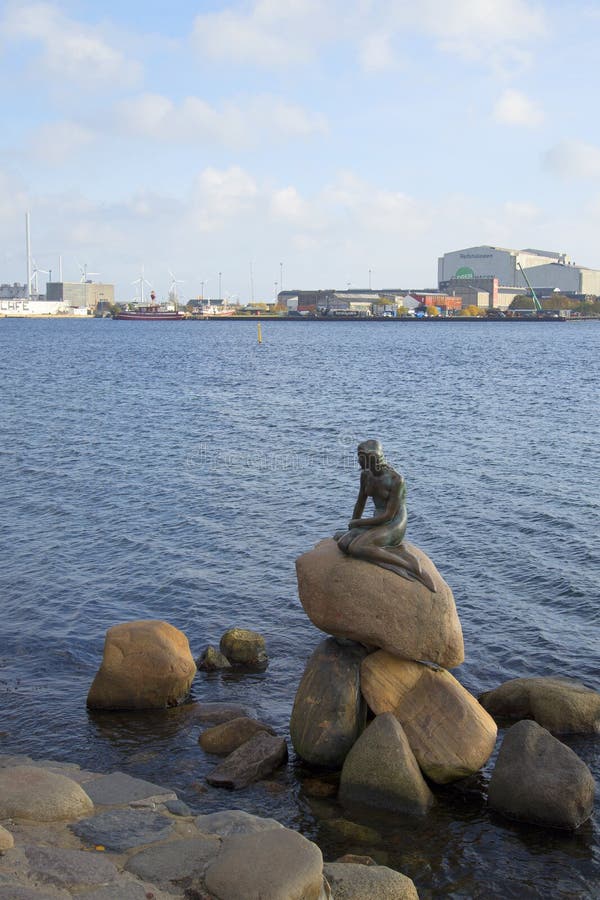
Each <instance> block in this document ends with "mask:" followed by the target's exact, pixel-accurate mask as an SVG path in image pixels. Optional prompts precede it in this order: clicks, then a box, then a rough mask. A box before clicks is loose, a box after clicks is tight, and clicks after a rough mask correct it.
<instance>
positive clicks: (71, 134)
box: [28, 120, 94, 166]
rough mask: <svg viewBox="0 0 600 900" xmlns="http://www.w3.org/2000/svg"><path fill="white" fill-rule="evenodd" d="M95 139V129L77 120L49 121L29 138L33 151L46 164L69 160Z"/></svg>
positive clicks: (29, 144)
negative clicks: (80, 123)
mask: <svg viewBox="0 0 600 900" xmlns="http://www.w3.org/2000/svg"><path fill="white" fill-rule="evenodd" d="M93 140H94V131H92V130H91V129H90V128H86V127H84V126H83V125H79V124H78V123H77V122H70V121H67V120H65V121H62V122H49V123H47V124H45V125H42V126H41V127H40V128H38V129H37V131H35V132H33V134H32V135H31V137H30V138H29V140H28V146H29V147H30V150H31V153H32V155H33V156H35V157H36V159H38V160H39V161H41V162H43V163H44V164H46V165H52V166H56V165H61V164H62V163H64V162H67V161H68V160H69V159H70V157H72V156H73V155H75V154H76V153H78V152H79V150H82V149H83V148H84V147H86V146H87V145H88V144H90V143H91V142H92V141H93Z"/></svg>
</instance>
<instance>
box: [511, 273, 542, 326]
mask: <svg viewBox="0 0 600 900" xmlns="http://www.w3.org/2000/svg"><path fill="white" fill-rule="evenodd" d="M517 265H518V267H519V268H520V270H521V275H522V276H523V278H524V279H525V282H526V284H527V287H528V288H529V290H530V291H531V299H532V300H533V305H534V307H535V311H536V313H537V315H539V314H540V313H543V312H544V309H543V307H542V304H541V303H540V301H539V298H538V295H537V294H536V292H535V291H534V289H533V288H532V286H531V284H530V281H529V278H528V277H527V275H526V274H525V269H524V268H523V266H522V265H521V263H517Z"/></svg>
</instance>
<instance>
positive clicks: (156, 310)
mask: <svg viewBox="0 0 600 900" xmlns="http://www.w3.org/2000/svg"><path fill="white" fill-rule="evenodd" d="M150 299H151V300H152V303H151V304H150V306H138V308H137V309H134V310H131V311H129V312H126V311H123V312H120V313H117V315H116V316H115V319H120V320H121V321H124V322H183V321H184V320H185V315H184V314H183V313H180V312H177V311H176V310H173V311H170V312H168V311H167V310H164V309H161V308H160V306H158V304H157V303H154V301H155V300H156V294H155V293H154V291H152V292H151V294H150Z"/></svg>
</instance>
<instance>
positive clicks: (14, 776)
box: [0, 766, 94, 822]
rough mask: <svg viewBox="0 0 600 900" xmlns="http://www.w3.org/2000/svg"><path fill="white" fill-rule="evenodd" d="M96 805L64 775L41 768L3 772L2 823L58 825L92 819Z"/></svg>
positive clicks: (14, 768) (0, 773)
mask: <svg viewBox="0 0 600 900" xmlns="http://www.w3.org/2000/svg"><path fill="white" fill-rule="evenodd" d="M93 810H94V804H93V803H92V801H91V800H90V798H89V797H88V795H87V794H86V792H85V791H84V790H83V788H82V787H81V786H80V785H79V784H77V782H76V781H73V780H72V779H71V778H67V777H65V776H64V775H59V774H58V773H56V772H49V771H48V769H42V768H38V766H7V767H6V768H5V769H0V819H12V818H15V819H27V820H30V819H31V820H33V821H35V822H54V821H60V820H65V819H78V818H80V817H81V816H87V815H90V813H92V812H93Z"/></svg>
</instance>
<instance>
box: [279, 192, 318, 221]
mask: <svg viewBox="0 0 600 900" xmlns="http://www.w3.org/2000/svg"><path fill="white" fill-rule="evenodd" d="M270 212H271V215H272V216H273V218H275V219H283V220H286V221H289V222H302V221H304V220H305V219H306V218H307V216H308V213H309V208H308V204H307V203H306V201H305V200H304V199H303V198H302V196H301V195H300V193H299V192H298V190H297V189H296V188H295V187H292V186H290V187H286V188H281V189H279V190H276V191H274V193H273V195H272V197H271V201H270Z"/></svg>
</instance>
